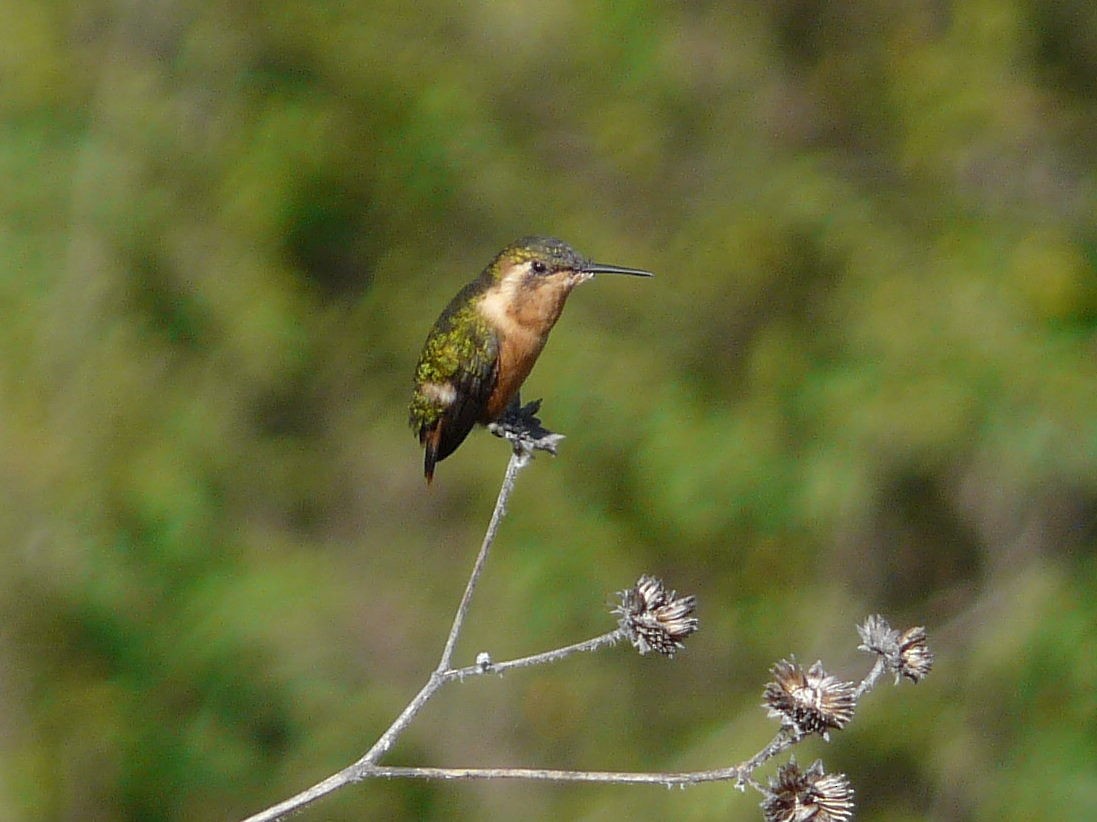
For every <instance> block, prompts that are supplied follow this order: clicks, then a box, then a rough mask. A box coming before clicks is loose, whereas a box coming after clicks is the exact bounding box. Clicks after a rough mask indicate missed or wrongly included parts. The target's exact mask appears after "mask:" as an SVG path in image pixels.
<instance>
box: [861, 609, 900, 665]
mask: <svg viewBox="0 0 1097 822" xmlns="http://www.w3.org/2000/svg"><path fill="white" fill-rule="evenodd" d="M857 633H858V634H860V635H861V644H860V645H858V646H857V647H858V649H859V650H861V651H868V652H869V653H870V654H879V655H880V656H883V657H888V658H890V657H892V656H894V655H895V654H898V653H899V632H898V631H896V630H893V629H892V627H891V626H890V625H889V624H888V621H887V620H886V619H884V618H883V617H882V616H880V615H879V614H873V615H872V616H870V617H869V618H868V619H866V620H865V621H864V623H863V624H861V625H858V626H857Z"/></svg>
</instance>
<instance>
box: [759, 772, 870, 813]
mask: <svg viewBox="0 0 1097 822" xmlns="http://www.w3.org/2000/svg"><path fill="white" fill-rule="evenodd" d="M762 815H763V818H764V819H765V820H766V822H805V821H806V820H809V819H810V820H812V822H846V821H847V820H848V819H850V818H851V817H852V815H853V788H852V787H851V786H850V784H849V780H848V779H846V775H845V774H841V773H838V774H828V773H826V772H825V771H824V770H823V763H822V760H818V759H817V760H815V764H813V765H812V766H811V767H810V768H808V769H807V770H806V771H802V770H800V768H799V766H798V765H797V764H796V760H795V759H791V760H789V763H788V764H787V765H782V766H781V767H780V768H778V769H777V778H776V779H773V778H771V779H770V780H769V791H768V792H767V795H766V798H765V799H764V800H763V801H762Z"/></svg>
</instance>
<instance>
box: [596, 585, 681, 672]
mask: <svg viewBox="0 0 1097 822" xmlns="http://www.w3.org/2000/svg"><path fill="white" fill-rule="evenodd" d="M618 596H620V598H621V602H620V604H618V605H617V606H616V607H615V608H614V609H613V613H615V614H617V615H618V617H619V619H618V624H619V625H620V626H621V630H622V631H624V633H625V636H627V637H628V640H629V642H631V643H632V644H633V645H634V646H635V647H636V649H637V650H638V651H639V652H640V653H641V654H646V653H647V652H648V651H656V652H657V653H660V654H662V655H663V656H665V657H673V656H674V654H675V652H676V651H678V650H679V649H680V648H684V647H685V645H684V644H683V640H684V639H685V638H686V637H687V636H689V635H690V634H692V633H693V632H694V631H696V630H697V618H696V617H695V616H693V611H694V609H695V608H696V607H697V598H696V597H692V596H690V597H679V596H678V594H677V593H676V592H674V591H669V592H668V591H667V589H666V588H665V587H664V586H663V583H662V582H661V581H660V580H658V579H656V578H655V577H650V576H647V575H645V576H642V577H640V579H639V581H637V583H636V585H635V586H634V587H632V588H629V589H628V590H627V591H619V592H618Z"/></svg>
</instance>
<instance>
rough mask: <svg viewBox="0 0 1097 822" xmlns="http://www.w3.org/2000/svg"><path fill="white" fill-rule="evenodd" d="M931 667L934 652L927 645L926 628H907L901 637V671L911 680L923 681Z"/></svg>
mask: <svg viewBox="0 0 1097 822" xmlns="http://www.w3.org/2000/svg"><path fill="white" fill-rule="evenodd" d="M931 668H933V652H932V651H931V650H930V649H929V647H928V646H927V645H926V629H925V628H924V627H922V626H918V627H916V628H907V629H906V630H905V631H903V634H902V636H900V637H899V666H898V671H899V673H900V674H902V675H903V676H905V677H906V678H907V679H909V680H910V681H911V682H921V681H922V680H923V679H925V678H926V674H928V673H929V672H930V669H931Z"/></svg>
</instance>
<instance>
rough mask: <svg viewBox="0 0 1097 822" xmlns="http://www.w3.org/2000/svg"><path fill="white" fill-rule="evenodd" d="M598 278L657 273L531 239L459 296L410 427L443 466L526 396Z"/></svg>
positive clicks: (428, 364)
mask: <svg viewBox="0 0 1097 822" xmlns="http://www.w3.org/2000/svg"><path fill="white" fill-rule="evenodd" d="M595 274H632V275H634V276H638V277H650V276H651V272H650V271H641V270H640V269H637V268H622V267H620V266H616V265H603V264H602V263H593V262H591V261H590V260H587V259H586V258H584V257H582V256H581V255H580V254H579V253H578V252H577V251H576V250H575V249H573V248H572V247H571V246H569V245H568V244H567V243H563V242H561V241H560V240H554V239H552V238H551V237H523V238H522V239H520V240H516V241H515V242H513V243H511V244H510V245H508V246H507V247H506V248H504V249H503V250H502V251H500V252H499V253H498V254H497V255H496V256H495V259H493V260H492V261H491V262H490V263H488V266H487V268H485V269H484V270H483V272H482V273H481V274H480V276H479V277H478V278H477V279H475V280H473V281H472V282H471V283H469V284H468V285H466V286H465V287H464V288H462V289H461V290H460V291H459V292H457V296H456V297H454V298H453V299H452V300H450V303H449V305H448V306H446V309H445V311H443V312H442V314H441V316H440V317H439V318H438V319H437V320H436V321H435V323H434V327H433V328H431V330H430V333H429V334H428V335H427V341H426V343H425V344H424V345H423V353H422V354H421V355H420V356H419V364H418V365H417V366H416V367H415V390H414V392H413V393H412V397H411V409H410V414H409V421H410V423H411V427H412V428H413V429H414V430H415V432H416V433H417V434H418V435H419V443H420V444H421V445H423V446H424V447H425V448H426V454H425V456H424V459H423V469H424V473H425V474H426V477H427V482H428V483H429V482H430V481H431V479H432V478H433V477H434V466H435V463H438V462H440V461H441V460H444V459H445V458H446V457H448V456H449V455H450V454H452V453H453V452H454V451H455V450H456V449H457V446H459V445H460V444H461V443H462V442H464V440H465V437H466V436H468V433H469V431H471V430H472V426H473V425H475V424H476V423H481V424H483V425H487V424H488V423H491V422H494V421H496V420H498V419H499V417H500V416H501V415H502V414H503V412H504V411H505V410H506V408H507V406H508V405H509V404H510V402H511V400H512V399H513V398H514V397H515V396H516V395H517V394H518V389H519V388H520V387H521V386H522V382H523V381H524V380H525V379H526V377H527V376H528V375H529V372H530V369H532V368H533V364H534V363H535V362H536V361H537V356H538V355H539V354H540V353H541V349H542V348H544V347H545V341H546V340H547V339H548V333H549V331H551V330H552V327H553V326H554V325H555V324H556V321H557V320H558V319H559V318H560V312H561V311H562V310H563V308H564V302H565V301H566V300H567V298H568V294H570V293H571V290H572V289H573V288H575V286H577V285H579V283H582V282H586V281H587V280H589V279H590V278H591V277H593V276H594V275H595Z"/></svg>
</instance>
